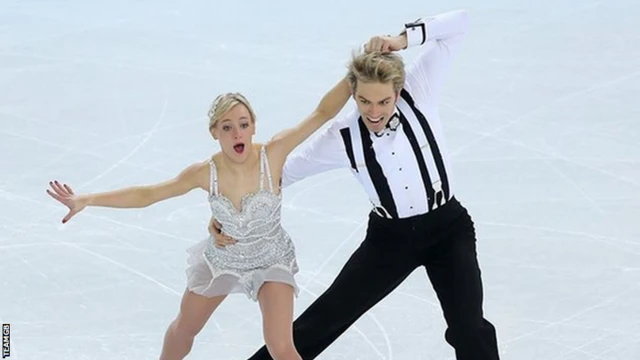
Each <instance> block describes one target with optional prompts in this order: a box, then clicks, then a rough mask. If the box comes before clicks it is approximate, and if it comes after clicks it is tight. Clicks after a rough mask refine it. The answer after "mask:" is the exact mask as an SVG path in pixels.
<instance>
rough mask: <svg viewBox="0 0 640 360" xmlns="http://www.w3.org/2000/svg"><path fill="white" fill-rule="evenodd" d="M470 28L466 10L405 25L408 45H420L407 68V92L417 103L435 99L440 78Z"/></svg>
mask: <svg viewBox="0 0 640 360" xmlns="http://www.w3.org/2000/svg"><path fill="white" fill-rule="evenodd" d="M468 28H469V19H468V15H467V12H466V11H465V10H457V11H451V12H447V13H443V14H439V15H436V16H432V17H427V18H424V19H418V20H416V21H415V22H413V23H409V24H406V25H405V29H406V32H407V44H408V46H407V47H412V46H421V47H422V49H421V50H422V51H421V54H420V55H419V56H418V58H417V59H416V60H415V61H414V62H413V63H412V64H411V65H410V66H408V67H407V79H406V83H407V85H408V89H407V90H408V91H409V92H410V93H411V95H412V97H413V98H414V100H415V101H416V102H424V101H426V100H427V99H429V101H434V102H436V103H437V102H438V98H439V96H440V91H441V88H442V84H443V81H444V80H445V78H446V77H447V75H448V73H449V69H450V68H451V64H452V62H453V58H454V55H455V54H456V52H457V50H458V48H459V47H460V44H461V43H462V41H463V39H464V36H465V34H466V33H467V30H468Z"/></svg>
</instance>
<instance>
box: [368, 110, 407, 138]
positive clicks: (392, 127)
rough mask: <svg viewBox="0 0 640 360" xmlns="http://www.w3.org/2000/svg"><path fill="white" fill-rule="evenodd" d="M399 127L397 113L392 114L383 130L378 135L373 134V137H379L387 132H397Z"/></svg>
mask: <svg viewBox="0 0 640 360" xmlns="http://www.w3.org/2000/svg"><path fill="white" fill-rule="evenodd" d="M399 125H400V117H399V116H398V114H397V113H395V114H393V116H391V119H389V122H387V125H386V126H385V127H384V130H382V132H380V133H373V134H374V135H375V136H377V137H381V136H382V135H384V133H385V132H386V131H387V130H389V131H396V130H398V126H399Z"/></svg>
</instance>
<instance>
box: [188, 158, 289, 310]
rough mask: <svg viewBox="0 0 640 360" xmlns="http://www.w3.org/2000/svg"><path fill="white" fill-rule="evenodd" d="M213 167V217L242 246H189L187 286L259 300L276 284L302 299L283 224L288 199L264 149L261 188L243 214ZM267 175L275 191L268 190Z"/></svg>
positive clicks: (204, 243) (246, 198) (243, 206)
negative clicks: (273, 178) (224, 190)
mask: <svg viewBox="0 0 640 360" xmlns="http://www.w3.org/2000/svg"><path fill="white" fill-rule="evenodd" d="M210 168H211V183H212V184H211V186H210V195H209V203H210V205H211V211H212V214H213V217H214V218H215V219H216V220H217V221H218V222H219V223H220V224H221V225H222V231H223V233H224V234H226V235H228V236H230V237H232V238H233V239H235V240H236V241H237V242H236V243H235V244H233V245H227V246H225V247H216V246H215V243H214V241H215V239H214V238H213V236H210V237H209V238H207V239H205V240H203V241H201V242H199V243H197V244H196V245H194V246H192V247H190V248H188V249H187V253H188V258H187V264H188V268H187V270H186V273H187V288H188V289H189V290H191V291H193V292H194V293H196V294H199V295H203V296H207V297H213V296H218V295H226V294H231V293H244V294H245V295H247V297H249V298H250V299H252V300H254V301H257V297H258V291H259V290H260V287H261V286H262V285H263V284H264V283H265V282H267V281H273V282H281V283H286V284H289V285H291V286H292V287H293V288H294V292H295V294H296V296H297V295H298V292H299V289H298V286H297V284H296V281H295V279H294V275H295V274H296V273H297V272H298V264H297V262H296V255H295V247H294V245H293V242H292V241H291V238H290V237H289V235H288V234H287V232H286V231H285V230H284V229H283V228H282V225H281V204H282V199H281V196H280V195H277V194H275V193H274V192H273V186H272V181H271V174H270V172H269V166H268V160H267V157H266V153H265V148H264V147H262V149H261V151H260V190H259V191H258V192H255V193H251V194H247V195H245V196H244V197H243V198H242V202H241V209H240V210H236V208H235V207H234V205H233V203H232V202H231V201H230V200H229V199H228V198H226V197H225V196H224V195H221V194H219V193H218V184H217V172H216V167H215V163H214V162H213V160H211V161H210ZM265 172H266V173H267V175H268V183H267V184H268V186H269V189H265V188H264V174H265Z"/></svg>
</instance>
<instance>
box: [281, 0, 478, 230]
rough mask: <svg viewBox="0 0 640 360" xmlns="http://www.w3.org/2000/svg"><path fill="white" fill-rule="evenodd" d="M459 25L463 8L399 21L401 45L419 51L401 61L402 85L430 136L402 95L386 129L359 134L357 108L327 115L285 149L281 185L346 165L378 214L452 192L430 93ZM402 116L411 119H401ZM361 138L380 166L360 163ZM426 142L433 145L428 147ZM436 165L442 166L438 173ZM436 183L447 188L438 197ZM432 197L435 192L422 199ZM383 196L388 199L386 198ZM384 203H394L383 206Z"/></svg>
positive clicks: (421, 208) (412, 209)
mask: <svg viewBox="0 0 640 360" xmlns="http://www.w3.org/2000/svg"><path fill="white" fill-rule="evenodd" d="M467 29H468V17H467V13H466V12H465V11H464V10H458V11H453V12H448V13H444V14H440V15H437V16H433V17H428V18H424V19H419V20H417V21H415V22H413V23H410V24H406V25H405V30H406V32H407V43H408V47H420V50H421V53H420V55H419V56H418V58H417V59H416V60H415V61H414V62H413V63H411V64H409V65H408V66H407V70H406V71H407V74H406V81H405V85H404V90H403V91H404V92H405V95H408V96H410V98H412V99H413V102H414V104H415V109H417V111H419V112H420V113H422V115H424V118H426V122H427V123H428V127H430V129H431V131H430V133H431V134H433V135H432V139H431V141H429V139H428V135H427V134H428V132H427V131H423V130H422V129H423V127H422V126H421V125H422V124H421V123H420V122H419V121H418V120H417V115H414V113H415V111H414V110H412V107H411V106H409V105H408V102H407V101H398V103H397V104H396V112H395V114H394V119H392V121H390V124H391V125H392V127H395V126H397V128H395V129H394V130H392V129H389V128H388V129H386V130H385V131H384V133H383V134H382V136H380V134H377V135H376V134H373V133H371V132H369V131H368V130H366V131H367V132H368V134H367V135H363V132H362V131H363V130H362V126H363V125H362V124H358V123H359V122H361V120H360V114H359V113H358V112H357V110H354V111H352V112H350V113H349V114H347V115H345V116H343V117H340V118H337V119H335V120H334V121H333V122H332V123H331V124H330V126H329V127H327V128H325V129H324V130H322V131H321V132H320V133H319V134H318V135H317V136H314V137H313V138H312V139H311V140H310V141H309V142H307V143H306V144H305V145H303V146H302V147H301V149H300V150H298V151H296V152H294V153H292V154H291V155H290V156H289V157H288V159H287V161H286V163H285V166H284V169H283V175H282V186H283V187H286V186H288V185H290V184H292V183H295V182H297V181H299V180H301V179H304V178H306V177H308V176H312V175H315V174H319V173H322V172H326V171H329V170H333V169H337V168H343V167H347V168H350V169H351V171H352V172H353V174H354V175H355V176H356V178H357V179H358V180H359V182H360V183H361V184H362V186H363V187H364V190H365V191H366V193H367V194H368V196H369V198H370V201H371V202H372V204H373V206H374V209H376V212H378V213H379V214H380V215H382V216H386V217H397V218H405V217H410V216H414V215H420V214H424V213H427V212H428V211H431V210H433V209H435V208H437V207H438V206H439V205H442V204H443V203H444V202H446V201H447V200H449V199H451V197H452V196H453V193H454V192H453V186H452V184H451V176H449V175H450V173H451V172H450V168H451V167H450V160H449V158H448V154H447V150H446V144H445V140H444V136H443V131H442V125H441V122H440V116H439V114H438V101H439V97H440V91H441V88H442V83H443V81H444V80H445V78H446V76H447V74H448V73H449V69H450V67H451V64H452V60H453V57H454V55H455V53H456V50H457V49H458V48H459V45H460V44H461V42H462V40H463V38H464V35H465V34H466V32H467ZM400 114H404V118H405V121H404V124H403V123H399V124H397V123H398V120H397V119H395V117H397V116H398V117H399V115H400ZM406 119H408V120H406ZM409 124H411V125H410V126H406V125H409ZM407 127H409V128H410V129H407ZM344 132H349V133H350V139H351V142H352V146H351V148H352V149H351V152H352V154H354V155H353V156H351V158H350V156H349V154H348V153H349V151H347V150H350V149H347V146H345V139H344V135H345V134H344ZM408 132H409V133H411V132H412V133H413V134H414V136H415V141H414V144H413V147H412V144H411V142H410V140H409V137H408V136H407V133H408ZM369 139H370V140H369ZM363 142H365V143H367V144H368V143H370V144H371V145H370V146H369V148H370V149H373V152H371V154H374V155H373V156H374V158H375V162H377V164H378V165H379V167H378V169H381V170H382V172H381V173H380V172H379V171H378V170H372V169H373V168H369V167H367V165H366V164H365V161H364V160H363V159H364V158H365V157H364V155H363V152H366V151H370V150H368V148H367V145H363ZM433 145H435V146H434V147H435V148H437V150H436V153H434V149H433V148H432V146H433ZM418 147H419V148H420V149H421V151H420V152H421V153H422V155H423V157H424V161H423V162H422V164H423V166H422V171H421V167H420V165H419V160H417V157H418V155H417V154H416V152H415V151H416V150H415V149H417V148H418ZM363 149H364V150H363ZM438 150H439V151H438ZM437 153H439V154H441V159H442V161H441V162H440V169H438V163H437V161H436V160H435V159H436V157H438V156H437ZM434 154H435V155H434ZM354 165H355V168H354ZM425 167H426V170H427V171H426V173H427V174H425V171H424V170H425ZM439 170H440V172H442V171H445V172H446V174H440V173H439ZM374 174H379V175H378V176H376V175H374ZM382 174H383V175H382ZM441 175H445V176H441ZM385 180H386V181H385ZM427 180H428V181H427ZM428 182H431V184H430V185H431V186H427V184H428ZM382 183H384V184H382ZM381 184H382V185H381ZM445 184H446V185H445ZM378 185H381V186H383V187H386V188H387V189H388V190H390V194H389V195H390V197H389V196H387V197H386V199H387V202H386V204H387V206H386V207H384V206H382V205H383V204H382V203H383V202H384V201H381V198H384V195H381V194H380V191H377V190H376V186H378ZM443 187H445V188H446V193H447V196H444V197H443ZM429 191H431V194H429V193H428V192H429ZM434 191H435V192H434ZM438 192H440V194H439V197H438V195H437V194H438ZM387 194H388V191H387ZM436 197H438V199H437V200H429V199H432V198H436ZM389 199H392V202H393V204H392V205H391V206H389ZM388 207H395V208H394V209H393V210H391V211H389V210H390V209H387V208H388ZM380 209H382V211H380ZM390 212H391V213H392V214H390Z"/></svg>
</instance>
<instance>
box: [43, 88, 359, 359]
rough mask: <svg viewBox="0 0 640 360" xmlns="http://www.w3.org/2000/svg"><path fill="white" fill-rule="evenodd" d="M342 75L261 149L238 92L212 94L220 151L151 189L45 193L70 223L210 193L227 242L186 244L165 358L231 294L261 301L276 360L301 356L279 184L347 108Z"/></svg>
mask: <svg viewBox="0 0 640 360" xmlns="http://www.w3.org/2000/svg"><path fill="white" fill-rule="evenodd" d="M349 95H350V88H349V85H348V82H347V81H346V78H345V79H343V80H342V81H340V82H339V83H338V84H336V85H335V86H334V87H333V88H332V89H331V90H330V91H329V92H328V93H327V94H325V95H324V97H323V98H322V100H321V101H320V103H319V105H318V106H317V108H316V109H315V110H314V111H313V112H312V113H311V114H310V115H309V116H307V117H306V118H305V119H304V120H303V121H302V122H300V123H299V124H298V125H296V126H295V127H293V128H291V129H288V130H285V131H283V132H281V133H279V134H277V135H276V136H274V137H273V138H272V139H271V140H270V141H268V142H267V143H266V144H258V143H255V144H254V143H253V142H252V137H253V135H254V133H255V121H256V117H255V114H254V112H253V109H252V108H251V105H250V104H249V102H248V101H247V99H246V98H245V97H244V96H242V95H241V94H238V93H227V94H223V95H220V96H218V97H217V98H216V99H215V101H214V102H213V104H212V105H211V109H210V110H209V131H210V133H211V135H212V136H213V138H214V139H216V140H218V141H219V143H220V147H221V151H220V152H218V153H216V154H214V155H213V156H212V157H211V158H210V159H207V160H205V161H203V162H199V163H196V164H193V165H191V166H189V167H187V168H186V169H184V170H183V171H182V172H181V173H180V174H179V175H178V176H177V177H175V178H174V179H171V180H168V181H165V182H162V183H159V184H155V185H150V186H136V187H129V188H125V189H120V190H115V191H110V192H103V193H96V194H84V195H79V194H78V195H76V194H74V192H73V190H72V189H71V187H69V186H68V185H66V184H61V183H59V182H58V181H53V182H50V183H49V185H50V187H51V189H47V193H48V194H49V195H50V196H51V197H53V198H54V199H56V200H58V201H59V202H61V203H62V204H64V205H65V206H67V207H68V208H69V212H68V214H67V215H66V216H65V217H64V218H63V220H62V222H63V223H66V222H67V221H69V219H71V218H72V217H73V216H75V215H76V214H77V213H78V212H80V211H82V210H83V209H84V208H86V207H87V206H106V207H113V208H142V207H147V206H149V205H151V204H154V203H156V202H159V201H162V200H166V199H169V198H172V197H175V196H178V195H183V194H185V193H187V192H188V191H190V190H192V189H195V188H200V189H202V190H205V191H208V193H209V197H208V199H209V203H210V205H211V211H212V214H213V217H214V218H215V219H216V220H217V221H218V222H219V223H220V224H221V225H222V226H223V228H224V229H225V233H226V235H229V237H230V238H233V239H234V241H233V243H232V244H230V245H227V246H216V244H215V242H214V241H215V240H214V238H213V237H212V236H209V238H208V239H206V240H204V241H202V242H200V243H198V244H196V245H195V246H193V247H191V248H189V249H188V250H187V251H188V253H189V257H188V260H187V261H188V264H189V267H188V268H187V271H186V273H187V288H186V290H185V292H184V295H183V297H182V301H181V305H180V311H179V313H178V316H177V318H176V319H175V320H173V322H172V323H171V325H170V326H169V328H168V329H167V331H166V334H165V337H164V344H163V348H162V354H161V356H160V359H161V360H173V359H183V358H184V357H185V356H186V355H187V354H188V353H189V352H190V350H191V347H192V345H193V341H194V338H195V336H196V335H197V334H198V333H199V332H200V330H201V329H202V328H203V327H204V325H205V323H206V322H207V321H208V319H209V317H210V316H211V314H212V313H213V311H214V310H215V309H216V308H217V307H218V305H220V303H221V302H222V301H223V300H224V299H225V297H226V296H227V295H228V294H230V293H236V292H241V293H244V294H246V295H247V296H248V297H249V298H251V299H253V300H254V301H257V302H259V304H260V309H261V312H262V317H263V336H264V340H265V342H266V345H267V348H268V351H269V353H270V354H271V356H272V357H273V358H274V359H283V360H284V359H286V360H289V359H296V360H297V359H302V358H301V357H300V355H299V354H298V352H297V350H296V349H295V347H294V344H293V335H292V322H293V296H294V294H296V295H297V293H298V288H297V285H296V282H295V280H294V274H295V273H297V272H298V266H297V263H296V257H295V248H294V245H293V243H292V241H291V239H290V238H289V235H288V234H287V232H286V231H285V230H284V229H283V228H282V226H281V222H280V217H281V208H280V207H281V194H280V188H279V186H278V184H279V183H280V178H281V176H282V167H283V165H284V162H285V159H286V157H287V155H288V154H289V153H290V152H291V151H292V150H293V149H294V148H295V147H296V146H298V145H299V144H300V143H301V142H303V141H304V140H305V139H307V138H308V137H309V136H310V135H311V134H312V133H313V132H314V131H316V130H317V129H318V128H320V127H321V126H322V125H323V124H324V123H326V122H327V121H328V120H329V119H332V118H333V117H335V116H336V115H337V114H338V112H339V111H340V110H341V109H342V107H343V106H344V105H345V103H346V102H347V99H348V98H349Z"/></svg>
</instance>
